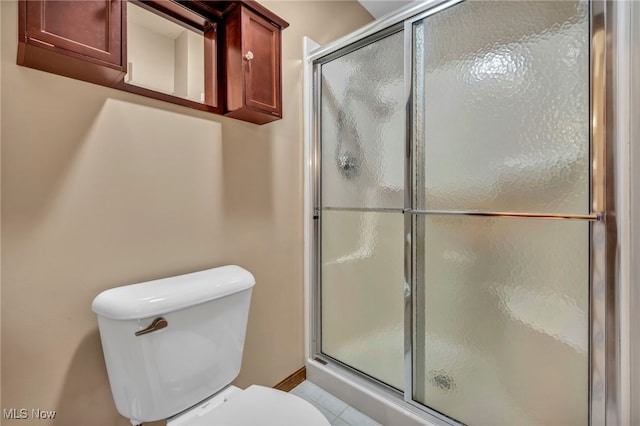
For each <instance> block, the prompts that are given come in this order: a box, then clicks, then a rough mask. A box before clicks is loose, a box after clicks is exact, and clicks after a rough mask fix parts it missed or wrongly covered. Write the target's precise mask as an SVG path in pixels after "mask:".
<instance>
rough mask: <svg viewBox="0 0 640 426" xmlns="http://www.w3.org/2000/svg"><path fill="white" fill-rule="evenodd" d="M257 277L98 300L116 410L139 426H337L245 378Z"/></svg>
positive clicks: (170, 285) (242, 275)
mask: <svg viewBox="0 0 640 426" xmlns="http://www.w3.org/2000/svg"><path fill="white" fill-rule="evenodd" d="M254 284H255V279H254V277H253V275H251V273H250V272H249V271H247V270H245V269H242V268H241V267H239V266H223V267H221V268H214V269H208V270H205V271H200V272H194V273H192V274H186V275H180V276H177V277H170V278H164V279H160V280H155V281H149V282H144V283H140V284H133V285H128V286H123V287H117V288H113V289H110V290H106V291H104V292H102V293H100V294H99V295H98V296H97V297H96V298H95V299H94V301H93V305H92V308H93V311H94V312H95V313H96V314H98V326H99V329H100V337H101V339H102V348H103V350H104V358H105V362H106V365H107V372H108V375H109V382H110V384H111V392H112V393H113V398H114V400H115V403H116V408H117V409H118V412H119V413H120V414H122V415H123V416H125V417H127V418H129V419H131V423H133V424H134V425H137V424H140V423H143V422H150V421H156V420H161V419H167V425H170V426H197V425H203V426H214V425H229V426H230V425H243V426H246V425H261V426H262V425H264V426H266V425H274V426H275V425H277V426H286V425H291V426H302V425H329V422H328V421H327V419H326V418H325V417H324V416H323V415H322V414H321V413H320V411H318V410H317V409H316V408H315V407H314V406H313V405H311V404H310V403H308V402H307V401H305V400H303V399H301V398H299V397H297V396H295V395H291V394H288V393H286V392H282V391H279V390H275V389H271V388H267V387H263V386H257V385H253V386H249V387H248V388H247V389H245V390H242V389H239V388H237V387H235V386H230V385H229V383H231V381H232V380H233V379H235V378H236V377H237V376H238V373H239V372H240V364H241V361H242V350H243V348H244V338H245V333H246V329H247V317H248V314H249V302H250V300H251V290H252V288H253V286H254Z"/></svg>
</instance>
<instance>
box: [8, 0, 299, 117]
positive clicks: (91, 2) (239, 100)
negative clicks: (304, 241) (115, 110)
mask: <svg viewBox="0 0 640 426" xmlns="http://www.w3.org/2000/svg"><path fill="white" fill-rule="evenodd" d="M138 3H140V4H142V5H144V6H145V7H147V8H151V9H153V10H156V11H157V12H159V13H160V14H161V15H164V16H166V17H167V18H168V19H170V20H172V21H174V22H181V23H182V25H187V26H189V27H192V28H194V29H195V30H197V31H200V32H201V33H204V37H205V41H204V44H205V53H206V54H205V70H204V72H205V76H206V77H205V100H204V102H202V103H198V102H193V101H190V100H185V99H183V98H179V97H176V96H173V95H171V94H167V93H160V92H156V91H154V90H149V89H145V88H142V87H137V86H134V85H131V84H127V83H126V82H125V75H126V73H127V65H126V64H127V0H76V1H69V0H21V1H20V2H19V16H18V20H19V24H18V29H19V30H18V31H19V34H18V37H19V38H18V59H17V63H18V65H23V66H27V67H31V68H36V69H39V70H42V71H47V72H51V73H54V74H58V75H63V76H66V77H71V78H75V79H78V80H83V81H88V82H91V83H96V84H101V85H104V86H109V87H114V88H117V89H120V90H125V91H129V92H133V93H137V94H140V95H143V96H148V97H153V98H156V99H160V100H163V101H167V102H172V103H176V104H180V105H184V106H187V107H190V108H195V109H200V110H205V111H209V112H213V113H217V114H220V113H223V114H225V115H226V116H229V117H233V118H237V119H240V120H244V121H249V122H252V123H256V124H264V123H268V122H271V121H274V120H278V119H280V118H282V93H281V91H282V90H281V89H282V83H281V81H282V70H281V31H282V30H283V29H284V28H286V27H287V26H289V24H288V23H287V22H286V21H284V20H282V19H281V18H280V17H278V16H277V15H275V14H274V13H272V12H271V11H269V10H268V9H267V8H265V7H264V6H262V5H260V4H259V3H257V2H255V1H253V0H232V1H224V0H207V1H204V0H179V1H178V0H138Z"/></svg>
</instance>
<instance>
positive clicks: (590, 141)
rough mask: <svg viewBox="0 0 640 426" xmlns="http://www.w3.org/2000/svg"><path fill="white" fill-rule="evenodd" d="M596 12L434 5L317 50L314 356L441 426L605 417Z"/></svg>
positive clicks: (607, 223) (610, 397)
mask: <svg viewBox="0 0 640 426" xmlns="http://www.w3.org/2000/svg"><path fill="white" fill-rule="evenodd" d="M606 9H607V6H606V5H605V4H604V3H599V2H598V3H596V2H593V3H590V2H588V1H583V0H577V1H463V2H461V1H445V2H441V1H440V2H438V1H431V2H426V3H424V4H422V5H421V6H414V7H412V8H411V9H407V10H406V11H404V12H402V13H399V14H397V15H396V16H393V17H389V18H388V19H386V20H383V21H381V22H379V23H376V24H374V25H373V26H372V27H371V28H369V29H368V30H366V31H362V32H361V33H359V34H356V35H354V36H353V37H351V38H347V39H343V40H340V41H338V42H337V43H335V44H333V45H332V46H329V47H326V48H323V49H320V50H319V51H317V52H316V53H314V54H312V55H311V57H310V62H311V67H312V69H313V77H312V80H313V83H312V84H313V100H312V102H311V104H312V108H313V123H314V125H313V129H314V130H313V152H312V170H313V172H314V175H313V176H312V178H313V179H312V180H313V197H312V198H313V200H312V202H313V217H314V221H313V227H314V232H313V234H314V235H313V243H314V244H313V245H314V249H315V251H314V253H313V256H312V259H313V262H312V266H313V268H312V269H313V274H312V275H313V283H312V290H313V293H312V296H313V297H312V299H313V300H312V309H313V312H314V315H313V316H312V322H313V324H312V330H313V345H312V354H311V357H312V358H314V359H315V360H317V361H318V362H320V363H323V364H328V365H332V366H335V367H336V369H337V371H344V372H345V374H349V375H352V376H354V377H358V378H359V379H361V380H364V381H366V383H367V384H368V386H371V387H372V388H376V389H379V390H380V392H381V394H382V395H385V396H386V397H388V398H390V399H395V400H396V401H399V404H400V405H401V406H403V407H407V409H411V410H414V411H413V412H416V411H415V410H416V409H417V410H418V412H419V413H424V416H423V417H424V418H425V419H429V420H430V421H432V422H435V423H453V424H455V423H456V422H458V423H465V424H471V425H473V424H484V425H514V424H518V425H524V424H536V425H537V424H546V425H559V424H562V425H586V424H590V423H591V424H594V425H595V424H605V419H606V418H610V416H611V414H610V413H608V412H607V410H610V407H611V404H615V392H614V391H613V389H614V385H611V384H610V380H614V381H615V377H616V369H615V363H614V362H613V361H612V360H613V359H614V358H615V348H611V347H608V346H610V345H611V342H612V339H614V338H615V336H614V334H615V328H614V326H613V325H612V322H611V321H612V320H610V319H609V320H607V315H609V317H610V318H611V316H612V315H614V313H615V305H614V304H613V303H612V302H611V300H612V297H613V296H612V292H613V291H614V286H613V282H614V279H613V278H612V275H613V269H612V268H607V267H606V266H607V264H608V263H607V262H610V259H608V258H607V255H608V253H609V252H608V251H607V245H609V246H611V245H612V244H614V245H615V232H614V233H613V234H612V235H610V233H608V232H607V231H608V229H610V228H611V227H613V228H615V219H614V218H613V217H612V212H613V211H614V207H615V206H614V204H613V198H612V197H605V193H606V191H607V188H608V186H607V185H609V186H610V185H611V184H612V183H611V181H610V180H609V181H607V176H611V175H610V169H611V167H612V165H611V164H609V169H607V167H605V165H606V164H605V162H606V160H608V161H609V162H611V161H612V158H613V157H612V156H613V154H611V153H609V155H605V154H607V153H606V152H605V151H606V149H607V147H606V143H605V141H606V132H607V129H606V126H605V119H606V113H607V111H606V109H605V104H606V96H607V93H606V90H605V88H606V87H607V84H608V83H607V81H606V74H605V71H606V69H607V62H606V60H607V56H606V54H607V52H606V43H607V41H606V38H605V34H606V32H605V31H606V29H607V27H606V25H607V19H609V18H608V17H607V16H606V14H605V12H606ZM609 13H610V12H609ZM605 204H606V205H605ZM609 255H610V253H609ZM605 373H606V376H607V377H608V378H609V380H608V381H605Z"/></svg>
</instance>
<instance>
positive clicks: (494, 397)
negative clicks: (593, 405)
mask: <svg viewBox="0 0 640 426" xmlns="http://www.w3.org/2000/svg"><path fill="white" fill-rule="evenodd" d="M418 219H419V221H421V223H420V224H419V226H418V227H419V229H423V230H424V232H423V233H422V235H419V236H418V238H420V239H421V240H422V243H424V246H425V247H426V249H425V251H424V265H425V267H424V274H423V275H422V277H421V280H420V281H419V282H418V283H417V285H418V287H419V289H420V290H419V292H420V293H419V295H418V296H417V297H418V303H419V308H418V310H419V311H420V312H422V317H421V318H420V319H419V322H418V324H417V327H418V331H417V335H416V352H417V354H416V366H415V370H414V372H415V387H414V397H415V399H417V400H419V401H420V402H422V403H424V404H425V405H428V406H430V407H432V408H434V409H436V410H438V411H440V412H442V413H444V414H446V415H448V416H451V417H453V418H455V419H457V420H460V421H462V422H464V423H467V424H470V425H563V426H567V425H576V426H578V425H582V426H584V425H586V424H588V377H589V374H588V373H589V369H588V330H589V321H588V313H589V224H588V223H587V222H586V221H571V220H540V219H522V218H518V219H505V218H498V219H496V218H478V217H469V216H444V215H442V216H422V217H419V218H418ZM420 305H421V306H420Z"/></svg>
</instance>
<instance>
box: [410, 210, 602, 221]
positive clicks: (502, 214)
mask: <svg viewBox="0 0 640 426" xmlns="http://www.w3.org/2000/svg"><path fill="white" fill-rule="evenodd" d="M404 212H405V213H409V214H418V215H455V216H485V217H520V218H531V219H573V220H589V221H593V222H598V221H600V220H602V215H601V214H599V213H591V214H560V213H514V212H478V211H460V210H451V211H448V210H411V209H406V210H405V211H404Z"/></svg>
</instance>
